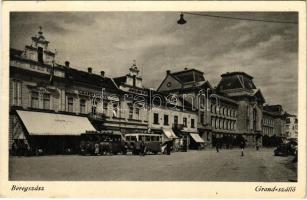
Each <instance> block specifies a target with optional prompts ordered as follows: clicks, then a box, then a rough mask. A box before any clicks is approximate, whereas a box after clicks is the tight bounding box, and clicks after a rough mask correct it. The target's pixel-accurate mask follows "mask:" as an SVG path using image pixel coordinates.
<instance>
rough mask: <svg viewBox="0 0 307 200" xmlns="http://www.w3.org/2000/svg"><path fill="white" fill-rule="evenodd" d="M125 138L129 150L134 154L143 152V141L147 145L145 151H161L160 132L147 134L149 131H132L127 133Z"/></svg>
mask: <svg viewBox="0 0 307 200" xmlns="http://www.w3.org/2000/svg"><path fill="white" fill-rule="evenodd" d="M125 140H126V143H127V147H128V150H129V151H131V152H132V154H134V155H138V154H140V153H141V150H142V149H141V143H142V142H143V143H144V145H145V147H146V148H145V151H146V152H145V153H153V154H158V153H159V152H161V145H162V136H161V135H159V134H147V133H132V134H126V135H125Z"/></svg>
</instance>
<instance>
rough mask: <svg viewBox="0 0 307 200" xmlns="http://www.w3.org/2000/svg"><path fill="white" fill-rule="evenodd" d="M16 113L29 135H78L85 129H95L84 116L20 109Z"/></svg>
mask: <svg viewBox="0 0 307 200" xmlns="http://www.w3.org/2000/svg"><path fill="white" fill-rule="evenodd" d="M17 114H18V115H19V117H20V119H21V121H22V122H23V124H24V125H25V127H26V129H27V131H28V133H29V135H50V136H60V135H71V136H78V135H81V134H82V133H85V132H86V131H96V129H95V128H94V127H93V125H92V124H91V122H90V121H89V120H88V119H87V118H86V117H80V116H74V115H63V114H55V113H45V112H33V111H22V110H18V111H17Z"/></svg>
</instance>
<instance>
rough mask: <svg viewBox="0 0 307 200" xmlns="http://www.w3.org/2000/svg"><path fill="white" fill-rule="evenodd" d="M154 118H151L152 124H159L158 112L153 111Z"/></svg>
mask: <svg viewBox="0 0 307 200" xmlns="http://www.w3.org/2000/svg"><path fill="white" fill-rule="evenodd" d="M153 117H154V120H153V123H154V124H159V114H158V113H154V116H153Z"/></svg>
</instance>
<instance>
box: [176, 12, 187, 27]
mask: <svg viewBox="0 0 307 200" xmlns="http://www.w3.org/2000/svg"><path fill="white" fill-rule="evenodd" d="M185 23H187V21H185V19H184V18H183V13H181V14H180V19H179V20H178V21H177V24H180V25H183V24H185Z"/></svg>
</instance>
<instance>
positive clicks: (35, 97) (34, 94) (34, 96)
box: [31, 92, 39, 108]
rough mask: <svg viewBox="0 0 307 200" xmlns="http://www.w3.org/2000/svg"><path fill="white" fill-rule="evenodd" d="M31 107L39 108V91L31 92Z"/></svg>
mask: <svg viewBox="0 0 307 200" xmlns="http://www.w3.org/2000/svg"><path fill="white" fill-rule="evenodd" d="M31 107H32V108H39V105H38V92H32V94H31Z"/></svg>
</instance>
